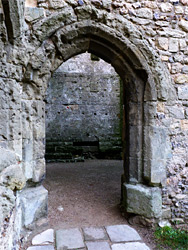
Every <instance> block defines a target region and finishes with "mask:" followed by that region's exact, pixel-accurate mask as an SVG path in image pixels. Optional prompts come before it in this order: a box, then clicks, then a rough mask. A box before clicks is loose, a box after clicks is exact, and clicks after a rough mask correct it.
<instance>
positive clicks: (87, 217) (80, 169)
mask: <svg viewBox="0 0 188 250" xmlns="http://www.w3.org/2000/svg"><path fill="white" fill-rule="evenodd" d="M122 173H123V161H118V160H86V161H85V162H80V163H48V164H47V176H46V180H45V181H44V183H43V185H44V186H45V188H46V189H47V190H48V191H49V217H48V219H49V227H51V228H53V229H54V230H58V229H62V228H64V229H66V228H67V229H69V228H75V227H78V228H81V227H95V226H97V227H100V226H109V225H120V224H128V222H127V221H126V219H125V218H124V217H123V216H122V214H121V212H120V208H119V203H120V196H121V174H122ZM131 226H132V227H134V228H135V229H136V230H137V231H138V232H139V234H140V235H141V237H142V238H143V240H144V242H145V243H147V245H148V246H149V247H150V249H153V250H154V249H158V248H156V244H155V242H154V239H153V232H152V230H151V229H147V228H143V227H140V226H138V225H132V224H131Z"/></svg>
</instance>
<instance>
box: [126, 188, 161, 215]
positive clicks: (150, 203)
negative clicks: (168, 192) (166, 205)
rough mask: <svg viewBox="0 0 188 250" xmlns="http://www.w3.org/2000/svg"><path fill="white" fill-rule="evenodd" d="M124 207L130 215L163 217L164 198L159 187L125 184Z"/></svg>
mask: <svg viewBox="0 0 188 250" xmlns="http://www.w3.org/2000/svg"><path fill="white" fill-rule="evenodd" d="M123 196H124V199H125V202H124V206H125V209H126V211H127V212H128V213H133V214H138V215H143V216H145V217H147V218H160V217H161V216H162V196H161V189H160V188H158V187H147V186H144V185H141V184H138V185H132V184H126V183H124V184H123Z"/></svg>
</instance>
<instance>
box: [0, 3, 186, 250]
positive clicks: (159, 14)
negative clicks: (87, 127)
mask: <svg viewBox="0 0 188 250" xmlns="http://www.w3.org/2000/svg"><path fill="white" fill-rule="evenodd" d="M187 42H188V1H187V0H167V1H165V2H162V1H149V0H148V1H147V0H140V1H138V2H136V1H134V0H127V1H121V0H78V1H77V0H66V1H64V0H38V1H37V0H26V1H24V0H1V2H0V60H1V62H0V98H1V99H0V109H1V112H0V205H1V206H0V225H1V238H0V246H1V249H3V250H5V249H7V250H11V249H19V244H21V241H22V237H23V236H24V235H27V234H28V233H29V231H30V230H32V229H34V228H35V226H37V225H40V224H42V221H43V218H45V216H46V213H47V195H48V194H47V190H45V189H44V188H43V186H42V180H43V178H44V176H45V161H44V151H45V150H44V147H45V145H44V139H45V103H44V98H45V93H46V88H47V84H48V81H49V80H50V78H51V75H52V73H53V72H54V71H55V70H56V69H57V68H58V67H59V66H60V65H61V64H62V63H63V62H65V61H66V60H68V59H69V58H71V57H73V56H75V55H77V54H80V53H83V52H86V51H88V52H90V53H93V54H95V55H97V56H99V57H101V58H102V59H104V60H105V61H107V62H109V63H111V65H112V66H113V67H114V68H115V70H116V72H117V73H118V74H119V76H120V77H121V79H122V81H123V102H124V103H123V104H124V126H123V131H124V141H125V142H126V143H124V175H123V177H122V199H123V205H124V208H125V210H126V211H127V212H128V213H134V214H137V215H140V216H143V217H145V218H148V219H150V220H155V221H160V220H164V219H166V220H170V221H171V222H175V221H177V222H178V223H182V224H183V223H184V224H185V223H187V222H188V75H187V72H188V55H187ZM13 247H14V248H13Z"/></svg>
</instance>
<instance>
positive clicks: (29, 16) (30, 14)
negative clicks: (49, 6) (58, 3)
mask: <svg viewBox="0 0 188 250" xmlns="http://www.w3.org/2000/svg"><path fill="white" fill-rule="evenodd" d="M42 17H44V9H43V8H31V7H27V8H25V19H26V20H27V21H28V22H33V21H36V20H37V19H39V18H42Z"/></svg>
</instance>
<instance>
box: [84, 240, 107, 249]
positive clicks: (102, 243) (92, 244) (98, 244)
mask: <svg viewBox="0 0 188 250" xmlns="http://www.w3.org/2000/svg"><path fill="white" fill-rule="evenodd" d="M86 246H87V249H88V250H110V249H111V248H110V245H109V243H108V242H105V241H100V242H96V241H95V242H86Z"/></svg>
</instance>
